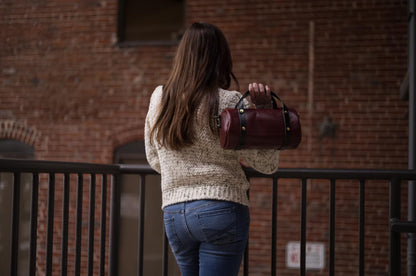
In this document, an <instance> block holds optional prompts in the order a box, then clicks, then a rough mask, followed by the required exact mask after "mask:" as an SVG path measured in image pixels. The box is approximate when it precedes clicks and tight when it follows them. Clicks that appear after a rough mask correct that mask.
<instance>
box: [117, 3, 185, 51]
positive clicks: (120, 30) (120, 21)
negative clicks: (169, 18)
mask: <svg viewBox="0 0 416 276" xmlns="http://www.w3.org/2000/svg"><path fill="white" fill-rule="evenodd" d="M127 1H128V0H118V16H117V45H118V47H120V48H128V47H138V46H176V45H178V44H179V42H180V38H181V36H179V37H178V39H177V40H149V41H138V40H136V41H134V40H131V41H129V40H126V35H125V32H126V14H125V10H126V2H127ZM183 2H184V6H183V26H185V25H186V0H183Z"/></svg>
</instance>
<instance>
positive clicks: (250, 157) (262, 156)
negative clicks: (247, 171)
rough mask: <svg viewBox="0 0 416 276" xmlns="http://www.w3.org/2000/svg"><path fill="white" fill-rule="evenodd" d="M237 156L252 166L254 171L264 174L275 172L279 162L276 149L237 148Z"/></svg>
mask: <svg viewBox="0 0 416 276" xmlns="http://www.w3.org/2000/svg"><path fill="white" fill-rule="evenodd" d="M238 155H239V157H240V158H241V159H242V160H243V161H244V163H247V165H249V166H251V167H253V169H255V170H256V171H259V172H261V173H264V174H272V173H274V172H276V170H277V168H278V164H279V151H278V150H254V149H247V150H239V151H238Z"/></svg>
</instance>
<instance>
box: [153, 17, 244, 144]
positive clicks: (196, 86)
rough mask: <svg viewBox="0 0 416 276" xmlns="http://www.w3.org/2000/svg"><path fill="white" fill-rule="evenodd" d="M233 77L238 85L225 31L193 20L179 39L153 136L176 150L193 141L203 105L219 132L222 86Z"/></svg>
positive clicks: (211, 123)
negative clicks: (196, 122)
mask: <svg viewBox="0 0 416 276" xmlns="http://www.w3.org/2000/svg"><path fill="white" fill-rule="evenodd" d="M231 78H232V79H233V80H234V81H235V82H236V84H237V86H238V81H237V79H236V78H235V76H234V74H233V72H232V60H231V53H230V48H229V46H228V43H227V40H226V39H225V36H224V34H223V33H222V32H221V30H220V29H219V28H218V27H216V26H214V25H212V24H208V23H193V24H192V25H191V26H190V27H189V28H188V29H187V30H186V31H185V33H184V35H183V37H182V40H181V42H180V43H179V46H178V49H177V52H176V56H175V59H174V63H173V66H172V69H171V72H170V74H169V78H168V80H167V82H166V84H165V85H164V86H163V96H162V101H161V103H160V112H159V114H158V117H157V119H156V121H155V124H154V126H153V129H152V130H151V132H150V137H151V138H153V137H155V138H156V141H157V142H159V143H160V144H161V145H163V146H165V147H168V148H171V149H175V150H177V149H180V148H182V147H185V146H189V145H192V144H193V143H194V139H195V128H194V127H193V121H194V117H195V115H196V111H197V109H198V108H199V107H200V106H201V112H204V113H203V114H206V116H207V121H208V122H209V126H210V129H211V131H212V132H213V133H214V134H215V133H217V132H218V130H217V126H216V121H215V119H214V118H215V117H216V116H217V115H218V88H223V89H227V88H229V86H230V82H231ZM152 140H153V139H152Z"/></svg>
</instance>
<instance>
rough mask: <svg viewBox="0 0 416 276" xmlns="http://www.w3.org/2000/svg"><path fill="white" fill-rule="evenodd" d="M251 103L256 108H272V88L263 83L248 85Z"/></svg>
mask: <svg viewBox="0 0 416 276" xmlns="http://www.w3.org/2000/svg"><path fill="white" fill-rule="evenodd" d="M248 91H249V92H250V98H251V102H252V103H253V104H255V105H256V108H259V109H261V108H271V107H272V98H271V95H270V87H269V86H268V85H263V84H262V83H259V84H257V83H255V82H254V83H250V84H249V85H248Z"/></svg>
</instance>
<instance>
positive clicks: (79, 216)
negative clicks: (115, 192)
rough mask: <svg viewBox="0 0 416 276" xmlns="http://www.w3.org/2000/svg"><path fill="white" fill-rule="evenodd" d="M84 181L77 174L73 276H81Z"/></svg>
mask: <svg viewBox="0 0 416 276" xmlns="http://www.w3.org/2000/svg"><path fill="white" fill-rule="evenodd" d="M83 184H84V179H83V175H82V173H79V174H78V183H77V210H76V212H77V215H76V225H75V228H76V234H75V269H74V274H75V276H79V275H80V274H81V235H82V231H81V230H82V195H83Z"/></svg>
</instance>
